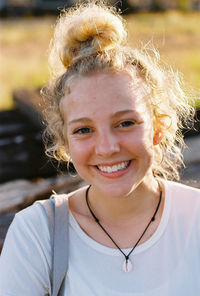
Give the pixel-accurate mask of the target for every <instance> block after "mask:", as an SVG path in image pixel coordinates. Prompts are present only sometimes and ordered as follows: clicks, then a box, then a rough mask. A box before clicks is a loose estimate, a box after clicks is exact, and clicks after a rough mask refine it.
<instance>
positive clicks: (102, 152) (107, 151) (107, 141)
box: [95, 130, 120, 157]
mask: <svg viewBox="0 0 200 296" xmlns="http://www.w3.org/2000/svg"><path fill="white" fill-rule="evenodd" d="M119 151H120V143H119V140H118V139H117V137H116V135H114V134H113V133H111V132H108V131H105V130H104V131H103V132H102V133H101V134H99V135H98V139H97V140H96V143H95V152H96V154H97V155H99V156H103V157H109V156H111V155H113V154H115V153H117V152H119Z"/></svg>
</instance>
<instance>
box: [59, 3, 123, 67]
mask: <svg viewBox="0 0 200 296" xmlns="http://www.w3.org/2000/svg"><path fill="white" fill-rule="evenodd" d="M126 36H127V32H126V30H125V28H124V25H123V21H122V18H121V17H120V16H119V15H117V14H115V10H114V9H111V8H108V7H104V6H100V5H96V4H91V5H89V6H87V7H84V6H80V8H79V9H76V10H72V11H69V12H65V13H64V14H63V15H62V16H61V17H60V20H59V23H58V24H57V27H56V31H55V38H56V40H55V38H54V44H57V49H58V51H59V56H60V59H61V61H62V63H63V66H64V67H65V68H68V67H69V66H70V65H71V63H72V61H73V59H74V60H77V59H78V58H81V57H83V56H88V55H91V54H94V53H96V52H99V51H101V52H102V51H105V50H108V49H112V48H114V47H116V46H117V45H119V44H121V43H122V42H123V41H124V40H125V39H126Z"/></svg>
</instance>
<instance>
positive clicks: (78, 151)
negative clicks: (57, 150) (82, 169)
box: [68, 138, 90, 166]
mask: <svg viewBox="0 0 200 296" xmlns="http://www.w3.org/2000/svg"><path fill="white" fill-rule="evenodd" d="M68 143H69V154H70V156H71V158H72V161H73V163H74V165H77V166H78V165H81V164H84V163H85V162H86V161H87V160H88V158H89V155H90V145H89V143H86V142H85V141H82V142H81V141H76V140H74V139H70V138H69V140H68Z"/></svg>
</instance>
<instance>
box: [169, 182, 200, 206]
mask: <svg viewBox="0 0 200 296" xmlns="http://www.w3.org/2000/svg"><path fill="white" fill-rule="evenodd" d="M164 183H165V188H166V191H168V192H170V193H171V194H172V195H173V196H174V198H178V199H179V198H181V199H188V201H189V200H190V202H192V201H193V202H197V203H198V202H200V189H198V188H194V187H190V186H187V185H185V184H182V183H178V182H172V181H164Z"/></svg>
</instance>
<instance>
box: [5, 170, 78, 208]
mask: <svg viewBox="0 0 200 296" xmlns="http://www.w3.org/2000/svg"><path fill="white" fill-rule="evenodd" d="M82 182H83V181H82V179H81V178H80V177H79V176H77V177H75V178H72V177H70V176H69V175H61V176H56V177H54V178H48V179H38V180H35V181H34V182H33V181H28V180H16V181H12V182H7V183H5V184H2V185H0V214H2V213H6V212H10V211H19V210H21V209H23V208H25V207H27V206H29V205H30V204H32V203H33V202H34V201H35V200H37V199H45V198H49V196H50V195H51V194H52V190H54V191H55V192H57V193H62V192H66V193H67V192H70V191H72V190H74V189H75V188H78V187H80V186H81V184H82Z"/></svg>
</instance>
